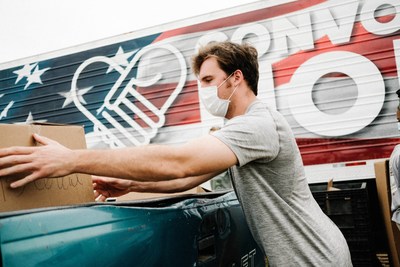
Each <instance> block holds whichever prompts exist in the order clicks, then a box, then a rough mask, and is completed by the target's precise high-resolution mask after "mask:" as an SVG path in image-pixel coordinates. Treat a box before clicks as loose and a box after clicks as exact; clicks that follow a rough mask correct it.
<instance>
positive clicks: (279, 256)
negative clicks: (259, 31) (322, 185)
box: [0, 42, 351, 267]
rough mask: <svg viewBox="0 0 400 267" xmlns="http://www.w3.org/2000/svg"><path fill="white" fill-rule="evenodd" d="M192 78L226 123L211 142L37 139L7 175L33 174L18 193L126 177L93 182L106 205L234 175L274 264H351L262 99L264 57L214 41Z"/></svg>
mask: <svg viewBox="0 0 400 267" xmlns="http://www.w3.org/2000/svg"><path fill="white" fill-rule="evenodd" d="M193 70H194V73H195V74H196V76H197V77H198V78H199V81H200V84H201V88H199V94H200V98H201V101H203V103H204V105H205V107H206V108H207V110H208V111H209V112H210V113H211V114H213V115H216V116H221V117H225V118H226V119H228V121H227V122H226V124H225V125H224V127H222V128H221V129H220V130H218V131H216V132H214V133H213V134H207V135H206V136H204V137H202V138H198V139H195V140H193V141H190V142H188V143H187V144H184V145H180V146H161V145H150V146H143V147H134V148H124V149H115V150H106V151H104V150H103V151H99V150H97V151H96V150H75V151H71V150H69V149H67V148H65V147H63V146H61V145H59V144H57V143H56V142H54V141H52V140H49V139H47V138H45V137H41V136H38V135H34V138H35V139H36V140H37V141H38V142H40V143H42V144H43V145H44V146H39V147H14V148H7V149H3V150H0V176H4V175H9V174H14V173H27V176H26V177H25V178H23V179H21V180H19V181H16V182H14V183H12V184H11V186H12V187H18V186H22V185H23V184H25V183H27V182H31V181H34V180H36V179H39V178H42V177H58V176H64V175H67V174H70V173H75V172H76V173H88V174H93V175H100V176H108V177H118V178H122V179H125V180H118V179H112V178H105V179H102V178H97V177H95V178H94V182H95V183H96V185H95V189H96V190H97V191H98V194H99V195H100V194H105V196H104V195H103V197H108V196H113V195H112V194H121V193H125V192H129V191H131V190H138V189H139V190H142V191H146V190H147V191H158V192H160V191H174V190H184V189H186V188H190V187H194V186H196V185H199V184H201V183H203V182H205V181H207V180H208V179H210V178H212V177H214V176H215V175H217V174H219V173H221V172H223V171H225V170H226V169H229V173H230V176H231V179H232V183H233V185H234V188H235V191H236V194H237V197H238V199H239V201H240V203H241V205H242V208H243V211H244V214H245V216H246V220H247V222H248V225H249V227H250V229H251V232H252V234H253V236H254V239H255V240H256V241H257V242H258V244H259V245H260V247H262V248H263V250H264V253H265V255H266V256H267V257H268V261H269V265H270V266H335V267H336V266H351V259H350V253H349V249H348V247H347V243H346V240H345V239H344V237H343V235H342V233H341V232H340V230H339V229H338V228H337V227H336V225H335V224H334V223H333V222H332V221H331V220H330V219H329V218H328V217H327V216H326V215H325V214H324V213H323V212H322V211H321V209H320V208H319V206H318V204H317V203H316V201H315V200H314V198H313V197H312V194H311V192H310V190H309V187H308V184H307V180H306V177H305V175H304V168H303V164H302V159H301V155H300V152H299V150H298V147H297V145H296V141H295V138H294V136H293V133H292V132H291V129H290V127H289V125H288V123H287V122H286V121H285V120H284V118H283V117H282V116H281V115H280V114H279V113H278V112H277V111H275V110H272V109H269V108H268V107H267V106H266V105H265V104H264V103H262V102H261V101H259V100H258V99H257V97H256V95H257V84H258V77H259V74H258V59H257V51H256V49H255V48H253V47H252V46H249V45H246V44H243V45H238V44H234V43H230V42H222V43H212V44H210V45H208V46H206V47H203V48H202V49H200V50H199V53H198V54H197V55H196V56H195V57H194V58H193ZM193 151H195V152H196V153H193ZM121 181H122V182H121ZM111 189H112V190H111ZM114 196H115V195H114ZM100 197H102V196H101V195H100Z"/></svg>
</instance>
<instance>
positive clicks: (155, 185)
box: [130, 174, 214, 193]
mask: <svg viewBox="0 0 400 267" xmlns="http://www.w3.org/2000/svg"><path fill="white" fill-rule="evenodd" d="M212 177H214V174H205V175H200V176H193V177H187V178H181V179H174V180H168V181H159V182H135V181H132V186H131V188H130V191H132V192H147V193H177V192H183V191H186V190H189V189H192V188H194V187H196V186H198V185H200V184H202V183H204V182H206V181H208V180H209V179H211V178H212Z"/></svg>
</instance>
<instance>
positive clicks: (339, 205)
mask: <svg viewBox="0 0 400 267" xmlns="http://www.w3.org/2000/svg"><path fill="white" fill-rule="evenodd" d="M334 187H335V188H337V189H339V190H332V191H327V185H326V184H324V185H310V189H311V192H312V194H313V196H314V198H315V200H316V201H317V202H318V204H319V206H320V207H321V209H322V210H323V211H324V213H325V214H326V215H328V217H329V218H330V219H331V220H332V221H333V222H334V223H335V224H336V225H337V226H338V227H339V229H340V230H341V231H342V233H343V235H344V237H345V238H346V241H347V244H348V246H349V249H350V253H351V258H352V261H353V266H355V267H356V266H377V262H378V261H377V257H376V255H375V249H374V241H373V235H372V231H371V220H370V219H371V218H370V214H371V212H370V205H369V198H368V190H367V184H366V182H348V183H342V184H335V185H334Z"/></svg>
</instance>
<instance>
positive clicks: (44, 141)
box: [33, 133, 58, 145]
mask: <svg viewBox="0 0 400 267" xmlns="http://www.w3.org/2000/svg"><path fill="white" fill-rule="evenodd" d="M33 138H34V139H35V140H36V141H37V142H38V143H40V144H42V145H49V144H58V142H56V141H54V140H52V139H50V138H47V137H45V136H42V135H38V134H36V133H34V134H33Z"/></svg>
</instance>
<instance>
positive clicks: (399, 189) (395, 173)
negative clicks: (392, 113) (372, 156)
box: [389, 90, 400, 230]
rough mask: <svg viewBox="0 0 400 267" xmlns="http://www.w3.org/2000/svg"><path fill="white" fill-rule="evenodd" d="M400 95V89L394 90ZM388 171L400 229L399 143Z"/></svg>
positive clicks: (393, 206) (398, 115) (398, 114)
mask: <svg viewBox="0 0 400 267" xmlns="http://www.w3.org/2000/svg"><path fill="white" fill-rule="evenodd" d="M396 94H397V96H398V97H400V90H397V91H396ZM396 114H397V121H398V129H399V130H400V102H399V105H398V106H397V112H396ZM389 172H390V189H391V190H390V191H391V193H392V204H391V210H392V212H393V215H392V220H393V221H394V222H395V223H396V225H397V227H398V228H399V230H400V145H396V146H395V147H394V149H393V151H392V154H391V155H390V159H389Z"/></svg>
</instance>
